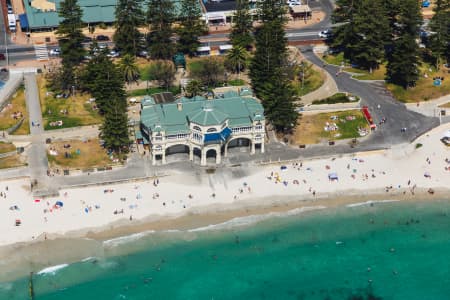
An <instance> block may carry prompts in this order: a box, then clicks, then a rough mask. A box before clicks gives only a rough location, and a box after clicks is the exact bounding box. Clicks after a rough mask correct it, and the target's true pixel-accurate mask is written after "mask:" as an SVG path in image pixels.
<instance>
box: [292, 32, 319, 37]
mask: <svg viewBox="0 0 450 300" xmlns="http://www.w3.org/2000/svg"><path fill="white" fill-rule="evenodd" d="M297 36H319V33H318V32H291V33H286V37H297Z"/></svg>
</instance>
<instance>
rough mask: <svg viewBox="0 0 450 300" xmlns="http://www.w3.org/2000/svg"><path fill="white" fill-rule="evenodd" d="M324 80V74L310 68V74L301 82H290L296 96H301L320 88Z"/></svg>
mask: <svg viewBox="0 0 450 300" xmlns="http://www.w3.org/2000/svg"><path fill="white" fill-rule="evenodd" d="M324 82H325V74H323V73H322V72H321V71H319V70H316V69H314V68H313V69H311V75H310V76H309V78H307V79H306V80H305V82H304V83H303V86H302V83H301V82H300V81H299V80H295V81H294V82H293V83H292V84H293V86H294V89H295V92H296V94H297V95H298V96H303V95H306V94H308V93H311V92H313V91H315V90H317V89H318V88H320V87H321V86H322V85H323V83H324Z"/></svg>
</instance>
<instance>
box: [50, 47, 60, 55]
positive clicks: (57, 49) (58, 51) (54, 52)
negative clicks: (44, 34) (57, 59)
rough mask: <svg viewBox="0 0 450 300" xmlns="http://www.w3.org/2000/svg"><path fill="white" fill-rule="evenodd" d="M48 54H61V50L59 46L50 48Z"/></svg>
mask: <svg viewBox="0 0 450 300" xmlns="http://www.w3.org/2000/svg"><path fill="white" fill-rule="evenodd" d="M50 55H54V56H58V55H61V50H60V49H59V48H55V49H51V50H50Z"/></svg>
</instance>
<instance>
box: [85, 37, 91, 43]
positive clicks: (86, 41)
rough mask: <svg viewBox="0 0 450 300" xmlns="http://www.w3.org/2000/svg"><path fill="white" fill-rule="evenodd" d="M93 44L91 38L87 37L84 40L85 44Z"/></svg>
mask: <svg viewBox="0 0 450 300" xmlns="http://www.w3.org/2000/svg"><path fill="white" fill-rule="evenodd" d="M91 42H92V38H91V37H90V36H85V37H84V39H83V43H91Z"/></svg>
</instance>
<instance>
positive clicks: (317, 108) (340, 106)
mask: <svg viewBox="0 0 450 300" xmlns="http://www.w3.org/2000/svg"><path fill="white" fill-rule="evenodd" d="M360 108H361V101H357V102H349V103H336V104H311V105H308V106H304V107H302V110H301V112H331V111H340V110H353V109H360Z"/></svg>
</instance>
